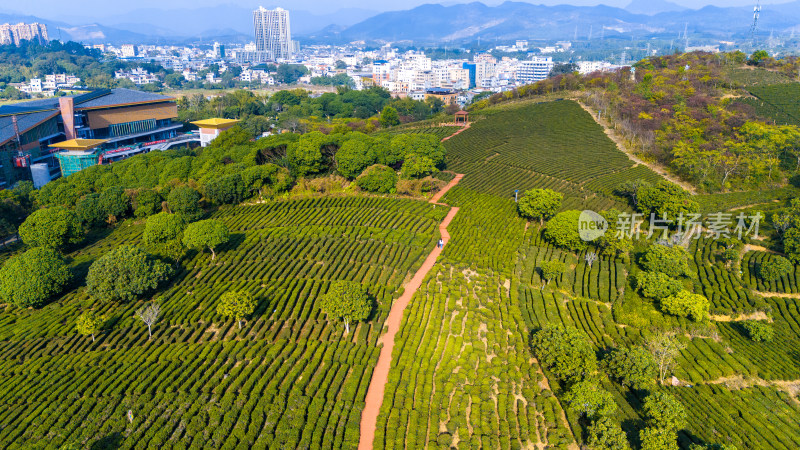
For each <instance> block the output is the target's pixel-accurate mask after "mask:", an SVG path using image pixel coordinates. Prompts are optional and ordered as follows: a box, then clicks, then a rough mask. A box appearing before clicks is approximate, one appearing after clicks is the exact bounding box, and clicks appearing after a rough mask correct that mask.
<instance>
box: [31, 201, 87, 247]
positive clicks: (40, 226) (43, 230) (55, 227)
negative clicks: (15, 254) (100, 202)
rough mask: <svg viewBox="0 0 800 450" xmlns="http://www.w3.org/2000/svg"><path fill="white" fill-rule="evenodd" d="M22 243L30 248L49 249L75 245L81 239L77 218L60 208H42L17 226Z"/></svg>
mask: <svg viewBox="0 0 800 450" xmlns="http://www.w3.org/2000/svg"><path fill="white" fill-rule="evenodd" d="M19 236H20V238H22V242H24V243H26V244H28V245H30V246H31V247H49V248H53V249H58V250H61V249H64V248H65V247H66V246H67V245H69V244H76V243H78V242H80V241H81V239H83V229H82V228H81V224H80V220H79V219H78V216H77V215H76V214H75V213H74V212H72V211H70V210H68V209H66V208H64V207H61V206H53V207H51V208H43V209H39V210H36V211H34V212H33V214H31V215H30V216H28V218H27V219H25V222H23V223H22V225H20V226H19Z"/></svg>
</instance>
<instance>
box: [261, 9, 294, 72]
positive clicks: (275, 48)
mask: <svg viewBox="0 0 800 450" xmlns="http://www.w3.org/2000/svg"><path fill="white" fill-rule="evenodd" d="M253 29H254V32H255V38H256V51H257V52H266V53H267V54H268V55H270V57H271V58H273V59H275V60H278V59H290V58H291V57H292V50H293V45H292V35H291V31H290V29H289V11H287V10H285V9H283V8H275V9H266V8H264V7H263V6H262V7H259V8H258V9H257V10H255V11H253Z"/></svg>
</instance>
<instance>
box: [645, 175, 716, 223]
mask: <svg viewBox="0 0 800 450" xmlns="http://www.w3.org/2000/svg"><path fill="white" fill-rule="evenodd" d="M637 198H638V202H637V208H638V209H639V211H641V212H643V213H645V214H648V215H649V214H655V215H656V217H658V218H662V217H664V216H666V218H667V220H676V219H677V218H678V217H679V216H680V215H681V214H684V215H687V214H691V213H696V212H697V211H698V209H699V208H700V206H699V205H698V204H697V202H695V201H693V200H692V199H691V196H690V195H689V193H688V192H686V191H685V190H683V189H682V188H681V187H680V186H678V185H676V184H672V183H670V182H669V181H660V182H658V183H656V184H655V185H648V186H640V187H639V189H638V195H637Z"/></svg>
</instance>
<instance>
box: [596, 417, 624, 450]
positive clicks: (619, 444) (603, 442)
mask: <svg viewBox="0 0 800 450" xmlns="http://www.w3.org/2000/svg"><path fill="white" fill-rule="evenodd" d="M588 431H589V439H588V442H587V444H588V445H589V448H591V449H592V450H630V444H628V439H627V437H626V436H625V432H624V431H622V427H621V426H620V425H619V423H617V422H615V421H614V420H613V419H611V418H610V417H601V418H599V419H597V420H596V421H595V422H594V423H592V424H591V425H590V426H589V430H588Z"/></svg>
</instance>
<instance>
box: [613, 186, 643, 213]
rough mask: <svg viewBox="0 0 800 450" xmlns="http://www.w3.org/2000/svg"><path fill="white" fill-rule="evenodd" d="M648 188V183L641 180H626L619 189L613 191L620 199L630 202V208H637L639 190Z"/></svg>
mask: <svg viewBox="0 0 800 450" xmlns="http://www.w3.org/2000/svg"><path fill="white" fill-rule="evenodd" d="M649 186H650V183H648V182H646V181H644V180H642V179H636V180H628V181H626V182H624V183H622V184H621V185H619V187H618V188H617V189H616V190H615V193H616V194H617V195H620V196H622V197H628V199H629V200H630V202H631V206H633V207H634V208H637V207H638V206H639V190H640V189H643V188H646V187H649Z"/></svg>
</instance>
